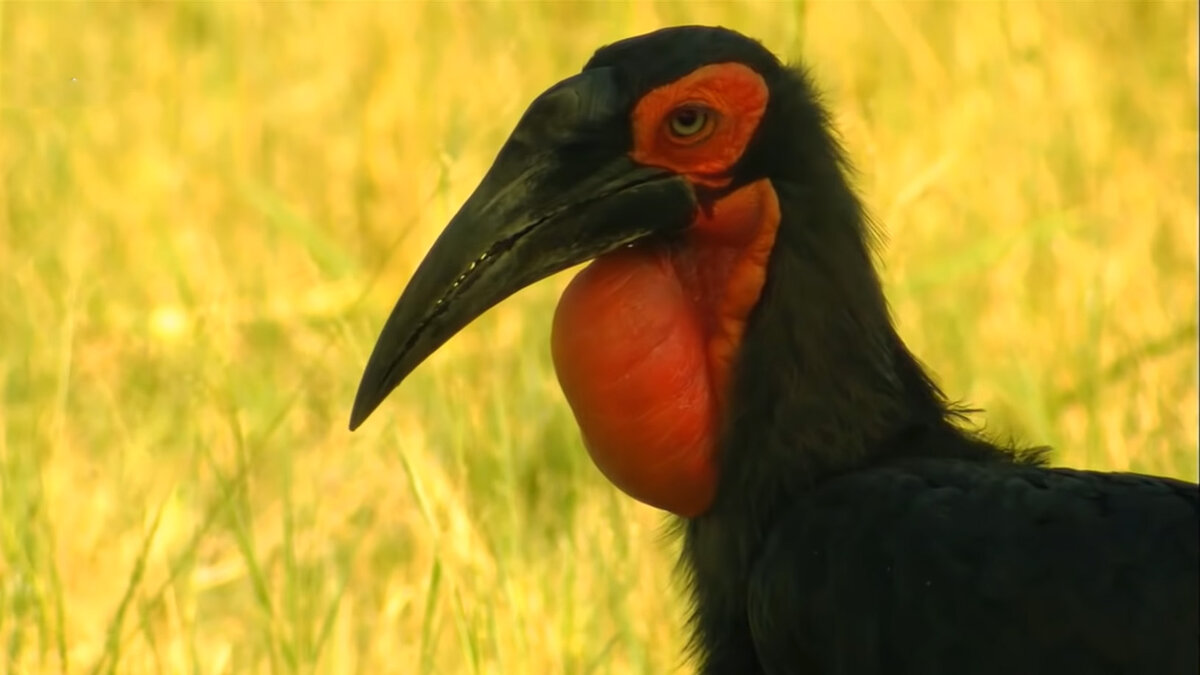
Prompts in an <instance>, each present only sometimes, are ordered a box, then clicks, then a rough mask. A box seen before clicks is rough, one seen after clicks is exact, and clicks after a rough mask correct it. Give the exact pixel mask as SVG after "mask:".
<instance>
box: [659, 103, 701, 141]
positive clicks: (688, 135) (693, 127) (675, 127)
mask: <svg viewBox="0 0 1200 675" xmlns="http://www.w3.org/2000/svg"><path fill="white" fill-rule="evenodd" d="M711 122H712V111H710V110H709V109H707V108H702V107H700V106H695V105H685V106H682V107H680V108H676V109H675V110H674V111H672V112H671V116H670V117H668V118H667V127H668V128H669V129H670V131H671V136H673V137H675V138H676V139H680V140H684V139H686V140H689V141H696V140H700V139H698V138H695V137H696V136H697V135H699V134H700V133H701V132H702V131H705V130H706V129H709V128H710V127H711Z"/></svg>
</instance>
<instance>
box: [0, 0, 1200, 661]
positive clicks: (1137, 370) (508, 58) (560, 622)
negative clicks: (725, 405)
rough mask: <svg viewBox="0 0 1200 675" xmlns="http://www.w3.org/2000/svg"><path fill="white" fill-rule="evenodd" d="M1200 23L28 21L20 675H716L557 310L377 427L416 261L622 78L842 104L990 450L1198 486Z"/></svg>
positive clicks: (994, 12)
mask: <svg viewBox="0 0 1200 675" xmlns="http://www.w3.org/2000/svg"><path fill="white" fill-rule="evenodd" d="M1196 14H1197V6H1196V3H1195V2H1171V3H1151V2H1132V3H1127V4H1122V3H1115V2H1114V3H1108V2H1105V3H1098V4H1084V3H1078V2H1061V3H1055V2H1047V3H1033V2H1011V3H1003V2H998V1H996V2H970V3H965V4H945V3H932V4H926V3H921V4H918V3H901V2H890V1H880V2H854V3H851V2H844V3H832V4H820V3H812V4H808V3H783V2H757V3H752V4H744V5H743V4H723V3H717V2H706V3H688V4H653V5H652V4H640V3H639V4H568V3H557V2H556V3H549V2H547V3H532V2H522V3H496V2H489V3H481V4H465V3H464V4H455V3H429V4H421V3H416V2H412V3H410V2H395V3H389V4H368V3H361V2H338V3H322V4H301V3H284V2H272V3H267V4H252V3H249V2H219V3H172V4H151V3H138V4H132V3H106V2H74V3H65V2H64V3H49V2H46V3H42V2H36V3H35V2H29V3H17V2H4V3H0V170H2V172H3V173H2V176H0V347H2V349H3V351H2V352H0V354H2V356H0V383H2V384H3V392H4V396H3V399H2V401H3V402H2V404H0V430H2V434H0V650H2V654H0V672H12V673H66V672H71V673H75V672H100V673H109V672H120V673H160V672H165V673H175V672H195V673H293V672H295V673H309V672H319V673H349V672H361V673H403V674H411V673H665V672H688V671H689V665H688V663H687V661H686V660H685V658H684V657H683V656H682V646H683V644H684V640H685V637H686V636H685V633H684V627H683V618H684V615H685V612H686V606H685V604H684V602H683V600H682V594H681V589H680V588H679V587H678V584H677V583H676V581H675V580H674V578H673V574H672V569H673V565H674V560H675V551H676V542H673V541H672V540H671V539H670V538H669V537H667V536H666V535H665V531H666V528H665V527H664V524H665V523H666V522H667V520H666V518H665V517H664V516H663V514H662V513H660V512H657V511H654V510H652V509H650V508H648V507H644V506H640V505H638V504H636V503H633V502H632V501H631V500H629V499H627V498H625V497H623V496H622V495H621V494H619V493H617V492H616V491H615V490H614V489H613V488H611V487H610V486H609V485H608V484H607V483H606V482H605V481H604V480H603V479H602V477H601V476H600V475H599V473H598V472H597V471H596V470H595V469H594V468H593V467H592V465H591V464H590V462H589V460H588V459H587V456H586V454H585V453H584V452H583V451H582V450H581V446H580V442H579V439H578V437H577V434H576V430H575V427H574V424H573V421H572V418H571V416H570V413H569V411H568V409H567V407H566V405H565V403H564V401H563V400H562V397H561V395H560V393H559V391H558V388H557V386H556V383H555V379H554V374H553V372H552V370H551V367H550V363H549V349H548V334H549V319H550V312H551V309H552V307H553V303H554V301H555V299H556V297H557V294H558V292H559V291H560V290H561V289H562V287H563V285H564V283H565V282H566V280H567V279H568V278H569V274H564V275H560V276H558V277H556V278H554V279H552V280H550V281H547V282H544V283H542V284H540V285H537V286H535V287H533V288H531V289H529V290H527V291H525V292H523V293H521V294H519V295H518V296H517V297H516V298H514V299H512V300H510V301H509V302H507V303H505V304H504V305H502V306H501V307H499V308H497V309H496V310H494V311H492V312H491V313H489V314H488V315H486V316H485V317H484V318H482V319H481V320H480V321H479V322H477V323H476V324H475V325H474V326H472V327H471V328H470V329H468V330H467V331H466V332H464V333H463V334H462V335H461V336H459V337H458V338H456V339H455V340H453V341H452V342H451V343H450V344H449V345H448V346H447V347H446V348H445V349H444V350H442V351H441V352H439V353H438V354H437V355H436V356H435V357H434V358H433V359H432V360H431V361H430V362H428V363H427V364H425V365H424V366H423V367H422V368H421V369H420V370H418V371H417V372H416V374H415V375H414V376H413V377H412V378H411V380H410V381H408V382H406V383H405V384H404V386H403V387H401V388H400V389H399V390H398V391H397V392H396V393H395V394H394V395H393V396H392V397H391V398H390V399H389V400H388V402H387V403H385V405H384V406H383V407H382V408H381V409H380V411H379V412H378V413H377V414H376V415H375V416H374V417H372V419H371V420H370V421H369V422H368V423H367V424H366V425H365V427H364V428H363V429H361V430H360V431H359V432H356V433H354V434H351V433H349V432H348V431H346V422H347V418H348V415H349V409H350V403H351V400H352V398H353V394H354V389H355V387H356V385H357V382H358V376H359V374H360V372H361V368H362V366H363V365H364V363H365V361H366V356H367V354H368V351H369V349H370V347H371V345H372V343H373V341H374V339H375V336H376V334H377V331H378V329H379V328H380V326H381V325H382V322H383V320H384V318H385V317H386V315H387V313H388V311H389V310H390V308H391V304H392V302H393V301H394V299H395V297H396V296H397V295H398V294H399V292H400V290H401V288H402V287H403V284H404V282H405V280H406V279H407V277H408V275H409V274H410V273H411V271H412V269H413V267H414V265H415V264H416V263H417V261H418V260H419V259H420V257H421V256H422V255H423V253H424V251H425V250H426V248H427V247H428V245H429V244H430V243H431V242H432V240H433V238H434V237H435V236H436V235H437V233H438V232H439V230H440V228H441V227H442V226H443V225H444V224H445V222H446V221H447V219H448V218H449V216H450V215H451V214H452V213H453V212H454V210H455V209H456V208H457V206H458V205H459V204H460V203H461V201H462V200H463V199H464V198H465V197H466V195H467V194H468V193H469V192H470V190H471V189H472V188H473V187H474V186H475V184H476V182H477V181H478V179H479V178H480V177H481V176H482V173H483V171H484V170H485V169H486V167H487V166H488V164H489V163H490V161H491V159H492V157H493V155H494V153H495V151H496V150H497V148H498V147H499V144H500V143H501V142H502V141H503V139H504V137H505V136H506V135H507V133H508V132H509V131H510V130H511V128H512V126H513V125H514V123H515V122H516V120H517V118H518V117H519V115H520V114H521V112H522V111H523V110H524V107H525V105H526V104H527V103H528V102H529V101H530V100H531V99H532V98H533V97H534V96H535V95H536V94H537V93H538V92H540V91H541V90H543V89H544V88H546V87H547V86H549V85H550V84H552V83H553V82H555V81H557V80H559V79H561V78H562V77H565V76H567V75H570V74H572V73H574V72H577V71H578V69H579V68H580V67H581V66H582V64H583V62H584V61H585V60H586V59H587V58H588V56H589V55H590V54H591V52H592V50H594V49H595V48H596V47H597V46H599V45H601V44H604V43H607V42H611V41H613V40H616V39H619V38H622V37H626V36H629V35H633V34H636V33H640V32H644V31H647V30H650V29H653V28H656V27H660V26H664V25H670V24H676V23H718V24H722V25H726V26H729V27H732V28H736V29H739V30H741V31H743V32H745V33H747V34H750V35H753V36H756V37H758V38H760V39H762V40H763V41H764V42H765V44H766V45H767V46H769V47H770V48H771V49H773V50H774V51H776V52H777V53H779V54H780V55H782V56H784V57H785V58H788V59H791V60H800V59H802V60H803V61H804V62H805V63H807V64H808V65H809V66H810V67H811V69H812V71H813V73H814V75H815V77H816V78H817V80H818V81H819V82H820V83H821V84H822V87H823V88H824V90H825V92H826V94H827V101H828V103H829V105H830V107H831V109H832V110H833V111H834V117H835V120H836V124H837V127H838V128H839V130H840V132H841V135H842V137H843V140H844V142H845V145H846V147H847V149H848V151H849V153H850V155H851V156H852V157H853V159H854V161H855V164H856V166H857V169H858V176H857V179H856V180H857V183H858V185H859V187H860V188H861V191H862V193H863V196H864V199H865V201H866V203H867V204H868V205H869V207H870V209H871V211H872V214H873V216H874V217H875V219H876V220H877V221H878V222H879V223H880V225H881V226H882V227H883V229H884V231H885V232H886V234H887V242H886V246H884V247H882V248H881V250H880V252H879V260H880V263H881V265H882V266H883V273H884V277H885V279H886V282H887V287H888V292H889V296H890V298H891V302H892V307H893V310H894V313H895V316H896V319H897V321H898V322H899V324H900V326H901V332H902V334H903V335H904V336H906V338H907V340H908V341H909V343H910V345H911V346H912V347H913V349H914V350H915V351H916V353H917V354H918V355H920V356H921V358H922V359H923V360H925V361H926V362H927V363H928V364H929V365H930V367H931V368H932V369H933V371H934V372H936V374H937V375H938V377H939V379H940V381H941V382H942V383H943V384H944V385H945V388H946V390H947V391H948V392H949V393H950V394H951V395H952V396H954V397H956V398H961V399H964V400H967V401H969V402H971V403H973V404H975V405H977V406H980V407H982V408H984V409H986V411H987V412H986V414H985V415H983V416H981V417H980V419H979V422H980V424H983V423H985V422H986V425H987V427H988V429H990V430H991V431H992V432H993V433H995V434H998V435H1001V436H1008V435H1012V436H1015V437H1017V438H1020V439H1023V440H1026V441H1031V442H1039V443H1049V444H1052V445H1053V446H1055V448H1056V449H1057V450H1056V453H1055V454H1054V462H1055V463H1057V464H1066V465H1072V466H1080V467H1088V468H1096V469H1116V470H1135V471H1143V472H1151V473H1159V474H1166V475H1171V476H1179V477H1184V478H1188V479H1193V480H1194V479H1195V478H1196V473H1197V468H1196V467H1197V465H1196V462H1197V454H1196V448H1197V405H1198V402H1197V384H1196V382H1197V355H1196V335H1197V328H1196V327H1197V286H1196V274H1197V245H1198V243H1197V197H1196V185H1197V126H1196V118H1197V94H1196V92H1197V62H1196V54H1197V20H1196Z"/></svg>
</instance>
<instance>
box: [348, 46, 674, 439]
mask: <svg viewBox="0 0 1200 675" xmlns="http://www.w3.org/2000/svg"><path fill="white" fill-rule="evenodd" d="M631 103H632V102H631V101H629V100H627V97H625V96H623V95H622V94H621V90H620V87H619V86H618V84H617V82H616V80H615V78H614V73H612V72H611V71H610V70H609V69H606V68H598V69H593V70H587V71H584V72H583V73H581V74H579V75H576V76H575V77H572V78H569V79H567V80H564V81H563V82H560V83H559V84H557V85H555V86H554V87H553V88H551V89H550V90H548V91H547V92H546V93H544V94H542V95H541V96H539V97H538V98H537V99H536V100H535V101H534V102H533V104H532V105H531V106H530V107H529V110H527V111H526V113H525V115H524V117H523V118H522V119H521V121H520V122H519V123H518V124H517V128H516V129H515V130H514V131H513V133H512V135H511V136H510V137H509V139H508V141H507V142H506V143H505V145H504V147H503V148H501V150H500V154H499V155H498V156H497V158H496V162H495V164H493V165H492V168H491V169H490V170H489V171H488V173H487V175H486V176H484V178H483V182H482V183H480V185H479V187H478V188H476V189H475V192H474V193H473V194H472V195H471V196H470V198H468V199H467V201H466V203H465V204H463V206H462V208H461V209H459V211H458V213H457V214H456V215H455V216H454V218H453V219H452V220H451V221H450V224H449V225H447V226H446V229H445V231H443V232H442V235H441V236H440V237H438V240H437V241H436V242H435V243H434V245H433V248H432V249H431V250H430V251H429V254H428V255H426V256H425V259H424V260H423V261H422V262H421V264H420V266H418V267H417V271H416V273H415V274H414V275H413V278H412V280H411V281H409V283H408V287H407V288H405V289H404V293H403V294H402V295H401V296H400V300H399V301H398V302H397V303H396V307H395V308H394V309H393V310H392V314H391V316H390V317H388V320H387V323H385V324H384V326H383V332H382V333H381V334H380V336H379V340H378V341H377V342H376V343H375V349H374V350H373V351H372V352H371V358H370V359H368V361H367V367H366V370H365V371H363V376H362V381H361V383H360V384H359V386H358V395H357V396H356V397H355V399H354V409H353V411H352V412H351V413H350V429H351V430H354V429H356V428H358V426H359V425H361V424H362V423H363V421H364V420H366V418H367V416H369V415H370V414H371V413H372V412H373V411H374V410H375V408H377V407H378V406H379V404H380V403H381V402H382V401H383V399H384V398H385V397H387V395H388V394H389V393H391V391H392V390H393V389H395V388H396V386H397V385H399V384H400V382H401V381H402V380H403V379H404V378H405V377H406V376H407V375H408V374H409V373H410V372H412V371H413V369H415V368H416V367H417V366H418V365H420V363H421V362H422V361H424V360H425V359H426V358H428V357H429V355H430V354H432V353H433V352H434V351H436V350H437V349H438V347H440V346H442V344H443V343H445V342H446V340H448V339H450V337H451V336H453V335H454V334H455V333H457V332H458V331H460V330H462V328H463V327H464V326H466V325H467V324H468V323H470V322H471V321H472V320H474V319H475V318H476V317H478V316H479V315H480V314H482V313H483V312H485V311H487V310H488V309H489V308H491V307H492V306H493V305H495V304H497V303H499V302H500V301H501V300H503V299H505V298H507V297H508V296H510V295H512V294H513V293H516V292H517V291H519V290H521V289H522V288H524V287H526V286H528V285H530V284H532V283H533V282H535V281H538V280H540V279H544V278H545V277H547V276H550V275H551V274H554V273H555V272H558V271H560V270H563V269H566V268H567V267H570V266H571V265H575V264H578V263H581V262H584V261H587V260H590V259H592V258H595V257H597V256H600V255H603V254H605V253H607V252H609V251H612V250H614V249H616V248H619V247H621V246H624V245H627V244H630V243H632V242H635V241H638V240H640V239H643V238H646V237H649V236H651V235H655V234H664V233H672V232H681V231H683V230H684V229H686V228H687V226H688V225H689V224H690V223H691V221H692V218H693V215H694V213H695V210H696V199H695V195H694V194H693V192H692V189H691V187H690V186H689V185H688V183H687V182H686V181H685V180H684V179H683V178H681V177H679V176H677V175H676V174H674V173H671V172H669V171H665V170H663V169H658V168H653V167H645V166H641V165H638V164H635V163H634V162H633V161H632V160H630V159H629V158H628V151H629V146H630V132H629V124H630V122H629V117H628V112H629V110H630V108H631Z"/></svg>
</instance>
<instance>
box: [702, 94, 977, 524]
mask: <svg viewBox="0 0 1200 675" xmlns="http://www.w3.org/2000/svg"><path fill="white" fill-rule="evenodd" d="M783 77H784V78H785V81H784V82H777V83H775V85H774V86H773V92H775V94H774V95H775V97H776V100H775V105H774V107H773V111H772V112H771V113H769V116H768V118H766V119H764V122H763V123H764V125H765V126H764V129H763V137H764V138H770V139H771V142H770V144H769V145H765V144H763V145H761V146H760V147H758V148H756V149H752V150H751V151H750V152H752V153H757V156H752V157H748V158H747V159H748V160H749V161H750V162H752V163H756V165H757V166H759V167H763V166H765V167H767V171H768V175H769V176H770V182H771V185H772V186H773V188H774V190H775V192H776V196H777V199H778V202H779V208H780V225H779V228H778V233H777V235H776V240H775V244H774V247H773V249H772V251H771V257H770V261H769V265H768V270H767V275H766V283H765V285H764V287H763V289H762V294H761V296H760V298H759V301H758V304H757V306H756V308H755V310H754V311H753V313H752V314H751V316H750V317H749V321H748V323H747V326H746V330H745V334H744V337H743V340H742V344H741V346H740V349H739V352H738V357H737V367H736V369H735V375H734V379H733V381H732V383H731V387H732V389H731V394H730V400H731V401H733V402H734V405H733V406H730V407H729V408H728V409H727V415H726V418H725V420H724V426H723V432H722V441H721V443H720V448H719V459H718V475H719V476H720V480H719V484H718V495H717V497H716V500H717V504H716V506H717V507H719V506H720V502H722V501H729V500H732V502H734V503H738V504H741V505H744V504H746V503H754V504H756V505H757V504H761V506H762V508H770V502H772V501H773V499H772V498H771V497H770V495H772V494H774V493H776V492H780V493H781V494H782V495H783V496H786V495H788V494H795V490H798V489H804V488H805V487H806V486H809V485H812V484H813V483H815V482H817V481H819V480H820V479H821V478H822V477H824V476H827V475H830V474H833V473H839V472H842V471H846V470H850V469H853V468H857V467H861V466H864V465H867V464H869V463H871V462H874V461H879V460H880V459H882V458H884V457H886V456H887V455H889V454H893V453H894V452H897V451H900V450H899V448H903V447H906V446H905V444H900V443H894V442H892V441H893V440H895V439H897V438H899V437H901V436H903V435H904V434H907V433H910V432H911V431H912V430H914V429H921V428H932V427H941V428H945V429H949V428H950V427H951V426H952V425H951V424H950V422H951V421H952V418H953V417H954V414H955V413H954V412H953V411H952V410H951V409H950V408H949V407H948V405H947V404H946V402H945V400H944V398H943V396H942V393H941V392H940V391H939V390H938V388H937V386H936V385H935V384H934V383H933V382H932V381H931V380H930V378H929V377H928V376H927V374H926V373H925V371H924V369H923V368H922V366H921V365H920V363H919V362H918V361H917V359H916V358H915V357H914V356H913V355H912V354H911V352H909V350H908V349H907V347H906V346H905V345H904V342H903V341H902V340H901V338H900V336H899V335H898V334H897V332H896V329H895V326H894V325H893V323H892V320H891V317H890V314H889V311H888V307H887V302H886V300H885V298H884V294H883V289H882V285H881V283H880V280H879V276H878V274H877V273H876V271H875V267H874V265H873V262H872V255H871V243H872V232H871V229H870V224H869V221H868V220H867V217H866V215H865V214H864V212H863V209H862V206H861V204H860V202H859V200H858V198H857V196H856V195H855V194H854V191H853V189H852V188H851V186H850V183H849V181H848V179H847V168H846V166H845V163H844V161H843V159H842V155H841V151H840V148H839V147H838V144H837V142H836V140H835V139H834V137H833V136H832V135H831V133H830V132H829V131H828V122H827V118H828V116H827V113H826V112H825V111H824V110H823V109H822V108H821V106H820V105H819V104H818V103H817V102H816V97H815V96H814V95H813V93H812V91H811V89H810V88H809V85H808V83H807V81H806V80H805V79H804V76H803V74H801V73H798V72H796V71H786V72H785V74H784V75H783ZM739 491H756V492H757V493H758V495H759V496H758V497H757V498H753V496H752V495H748V494H747V495H743V494H739ZM781 498H782V497H781Z"/></svg>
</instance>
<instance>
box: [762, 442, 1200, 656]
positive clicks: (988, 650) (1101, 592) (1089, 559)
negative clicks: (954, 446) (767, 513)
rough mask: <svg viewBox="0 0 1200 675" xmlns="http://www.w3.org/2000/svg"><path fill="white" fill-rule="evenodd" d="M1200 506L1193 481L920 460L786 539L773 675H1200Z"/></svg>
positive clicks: (842, 482)
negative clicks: (811, 674)
mask: <svg viewBox="0 0 1200 675" xmlns="http://www.w3.org/2000/svg"><path fill="white" fill-rule="evenodd" d="M1198 513H1200V493H1198V492H1197V486H1196V485H1194V484H1187V483H1183V482H1180V481H1175V480H1170V479H1165V478H1157V477H1148V476H1141V475H1135V474H1106V473H1093V472H1087V471H1074V470H1068V469H1046V468H1041V467H1036V466H1029V465H1022V464H1015V463H1004V462H977V461H964V460H953V459H904V460H898V461H894V462H892V463H889V464H886V465H883V466H879V467H877V468H872V469H868V470H862V471H857V472H851V473H849V474H846V475H844V476H841V477H839V478H835V479H832V480H829V481H827V482H825V483H824V484H823V485H822V486H821V487H819V488H818V489H816V490H815V491H813V492H812V493H810V494H807V495H804V496H802V497H801V498H800V499H799V501H797V502H795V503H794V505H793V506H792V507H791V508H790V509H789V510H788V512H787V513H786V514H785V515H784V516H783V517H782V518H781V519H780V520H779V521H778V523H777V524H776V525H775V526H774V527H773V528H772V532H771V534H770V536H769V538H768V540H767V543H766V545H765V546H764V548H763V552H762V554H761V556H760V557H759V560H758V562H757V564H756V567H755V569H754V572H753V574H752V578H751V587H750V589H749V613H750V623H751V628H752V631H753V634H754V642H755V645H756V648H757V650H758V652H759V659H760V662H761V663H762V665H763V667H764V668H765V670H766V671H767V672H770V673H792V672H796V673H800V672H819V673H830V674H832V673H855V674H859V673H914V674H917V673H921V674H932V673H955V674H958V675H969V674H975V673H980V674H982V673H997V674H999V673H1006V674H1008V673H1180V674H1185V673H1186V674H1188V675H1191V674H1194V673H1196V672H1198V671H1200V656H1198V651H1200V647H1198V646H1197V645H1198V644H1200V641H1198V640H1200V609H1198V608H1200V585H1198V580H1197V573H1198V569H1200V549H1198V540H1197V535H1198V528H1200V526H1198Z"/></svg>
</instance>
